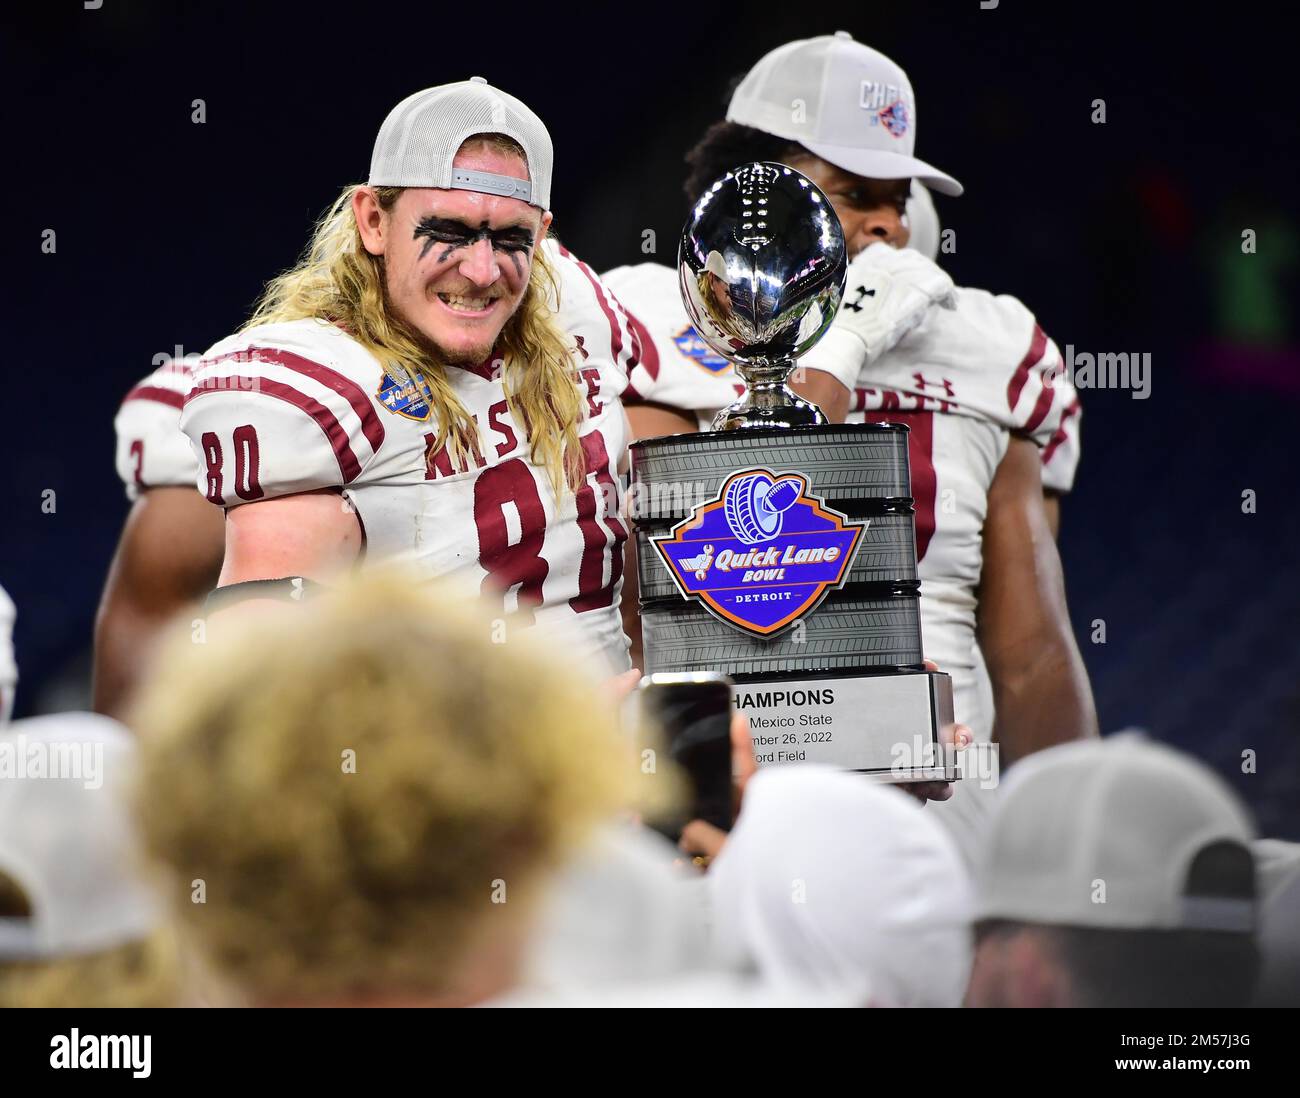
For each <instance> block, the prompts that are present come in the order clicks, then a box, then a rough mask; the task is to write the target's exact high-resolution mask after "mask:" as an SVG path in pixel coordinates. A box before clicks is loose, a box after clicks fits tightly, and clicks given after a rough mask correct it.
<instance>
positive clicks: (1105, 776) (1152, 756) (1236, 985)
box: [968, 735, 1259, 1007]
mask: <svg viewBox="0 0 1300 1098" xmlns="http://www.w3.org/2000/svg"><path fill="white" fill-rule="evenodd" d="M1253 832H1254V828H1253V825H1252V824H1251V821H1250V819H1249V817H1248V815H1247V813H1246V810H1245V808H1244V807H1243V806H1242V805H1241V803H1240V802H1239V801H1238V800H1237V798H1236V796H1234V795H1233V793H1232V792H1231V790H1229V789H1228V787H1227V786H1226V785H1224V784H1223V782H1222V781H1220V779H1219V778H1218V777H1217V776H1216V775H1215V774H1213V773H1212V772H1211V771H1210V770H1208V769H1207V768H1206V767H1205V766H1203V765H1201V764H1200V763H1199V762H1197V761H1196V760H1194V759H1192V758H1190V757H1188V756H1186V755H1183V754H1181V753H1179V752H1177V751H1174V750H1173V749H1171V748H1168V747H1164V746H1161V745H1158V744H1155V743H1151V742H1148V741H1145V740H1143V739H1141V738H1139V737H1136V736H1129V735H1122V736H1115V737H1112V738H1110V739H1107V740H1102V741H1097V742H1092V743H1080V744H1066V745H1062V746H1060V747H1054V748H1051V749H1050V750H1047V751H1044V752H1041V753H1039V754H1038V755H1036V756H1034V758H1032V759H1027V760H1025V761H1024V762H1022V763H1020V764H1018V765H1017V767H1016V769H1015V770H1014V771H1013V772H1012V773H1011V775H1010V778H1009V780H1008V781H1006V782H1005V783H1004V784H1003V791H1002V798H1001V800H1000V801H999V804H998V807H997V809H996V811H995V812H994V815H993V819H992V822H991V826H990V829H989V836H988V837H989V845H988V851H987V858H986V861H985V864H984V865H983V867H982V870H981V872H980V874H979V877H978V880H977V888H978V893H979V898H978V901H977V910H976V918H977V922H976V955H975V966H974V971H973V973H972V976H971V987H970V993H969V996H968V1005H970V1006H1001V1007H1006V1006H1019V1007H1053V1006H1056V1007H1084V1006H1094V1007H1235V1006H1246V1005H1248V1004H1249V1003H1250V1001H1251V997H1252V995H1253V994H1254V989H1255V983H1256V978H1257V970H1258V963H1259V958H1258V951H1257V946H1256V925H1257V920H1258V915H1257V905H1256V884H1255V859H1254V856H1253V854H1252V851H1251V846H1250V844H1251V841H1252V840H1253V838H1254V834H1253Z"/></svg>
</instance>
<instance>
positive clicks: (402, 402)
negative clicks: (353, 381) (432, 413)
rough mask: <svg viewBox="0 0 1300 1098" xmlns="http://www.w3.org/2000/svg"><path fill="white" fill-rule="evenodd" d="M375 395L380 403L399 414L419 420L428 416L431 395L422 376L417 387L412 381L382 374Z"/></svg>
mask: <svg viewBox="0 0 1300 1098" xmlns="http://www.w3.org/2000/svg"><path fill="white" fill-rule="evenodd" d="M375 396H376V397H377V398H378V399H379V403H380V404H382V405H383V406H384V407H385V408H387V409H388V410H389V411H390V412H396V413H397V414H398V415H399V416H405V417H406V418H407V419H419V420H424V419H428V418H429V405H430V403H431V402H432V400H433V395H432V394H431V393H430V392H429V384H428V382H426V381H425V380H424V379H423V378H421V379H420V382H419V388H416V383H415V382H414V381H411V380H409V379H408V380H405V381H398V380H397V379H396V378H395V377H390V376H389V375H388V374H384V380H383V381H381V382H380V383H379V392H377V393H376V394H375Z"/></svg>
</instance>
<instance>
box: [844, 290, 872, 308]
mask: <svg viewBox="0 0 1300 1098" xmlns="http://www.w3.org/2000/svg"><path fill="white" fill-rule="evenodd" d="M853 292H854V293H855V294H857V295H858V296H857V297H856V298H854V299H853V300H852V301H850V302H848V303H847V304H846V305H845V306H844V307H845V308H846V309H852V310H853V311H854V312H855V313H860V312H862V299H863V298H864V297H875V296H876V291H875V290H868V289H867V288H866V287H865V286H858V287H855V289H854V291H853Z"/></svg>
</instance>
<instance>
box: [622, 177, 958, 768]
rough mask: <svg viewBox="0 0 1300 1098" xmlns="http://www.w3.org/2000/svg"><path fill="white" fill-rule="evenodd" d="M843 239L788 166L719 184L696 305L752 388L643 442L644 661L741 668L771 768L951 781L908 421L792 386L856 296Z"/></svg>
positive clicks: (704, 240) (696, 258) (694, 283)
mask: <svg viewBox="0 0 1300 1098" xmlns="http://www.w3.org/2000/svg"><path fill="white" fill-rule="evenodd" d="M845 269H846V261H845V248H844V237H843V232H842V230H841V228H840V224H839V221H838V219H837V218H836V217H835V213H834V211H833V210H832V209H831V206H830V203H829V201H828V200H827V199H826V197H825V195H823V194H822V193H821V192H820V191H819V190H818V189H817V187H816V186H814V185H813V184H812V183H811V182H810V181H809V180H808V179H806V178H804V177H803V176H802V175H800V174H799V173H798V172H796V171H794V170H793V169H792V168H788V167H786V166H784V165H781V164H749V165H746V166H744V167H742V168H738V169H737V170H735V171H733V172H729V173H728V174H727V175H725V176H724V177H723V178H722V179H720V180H718V181H717V182H716V183H714V184H713V185H712V186H711V187H710V188H709V190H708V191H707V192H706V193H705V194H704V196H703V197H702V198H701V199H700V201H699V202H698V203H696V205H695V207H694V209H693V210H692V213H691V217H690V219H689V220H688V221H687V224H686V227H685V228H684V230H683V232H682V240H681V245H680V249H679V277H680V283H681V290H682V299H683V301H684V302H685V305H686V309H687V312H688V313H689V314H690V317H691V320H692V322H693V323H694V325H695V328H696V330H697V332H698V333H699V336H700V338H701V339H702V340H703V341H704V342H705V343H706V344H707V345H708V346H709V347H710V348H712V349H713V350H714V351H716V352H717V353H718V354H720V355H723V356H725V357H726V358H728V359H730V360H731V361H732V362H733V363H734V364H735V367H736V370H737V372H738V373H739V374H740V376H741V377H742V378H744V380H745V382H746V386H747V392H746V395H745V396H744V397H743V398H742V399H741V400H739V401H737V402H736V403H735V404H733V405H731V406H730V407H729V408H726V409H723V411H722V412H720V413H719V414H718V416H717V417H716V418H715V420H714V423H713V427H714V429H713V431H711V432H706V433H703V434H693V435H673V436H670V437H666V438H657V439H643V440H641V441H640V442H637V443H634V444H633V446H632V482H631V485H630V492H629V505H630V513H631V515H632V518H633V519H634V520H635V521H636V525H637V532H636V538H637V550H638V552H637V562H638V565H637V567H638V578H639V580H640V599H641V623H642V636H643V640H644V645H645V653H646V671H647V673H650V674H655V673H660V672H690V671H701V670H704V671H717V672H721V673H723V674H726V675H729V676H731V677H732V678H733V679H734V680H735V682H736V684H737V686H736V701H737V705H738V706H739V707H740V708H742V709H743V710H744V711H745V712H746V713H747V714H748V716H749V718H750V723H751V728H752V730H753V735H754V747H755V753H756V756H757V758H758V762H759V764H760V765H779V764H786V763H795V764H797V763H801V762H815V763H824V764H829V765H833V766H837V767H841V768H843V769H847V770H855V771H860V772H863V773H866V774H870V775H873V776H875V777H877V778H879V779H880V780H885V781H931V780H954V779H956V778H959V777H960V772H959V770H958V769H957V767H956V764H955V759H954V755H953V750H952V738H953V712H952V685H951V680H950V679H949V677H948V676H947V675H944V674H941V673H936V672H930V671H926V670H925V668H924V664H923V657H922V650H921V625H920V614H919V607H918V599H919V594H920V585H919V582H918V580H917V571H916V548H915V532H914V518H913V506H912V498H911V478H910V472H909V466H908V460H907V434H908V432H907V428H906V427H904V426H902V425H899V424H852V425H847V424H839V425H834V424H829V423H827V421H826V418H825V416H824V415H823V414H822V412H821V411H820V409H818V408H817V407H816V406H815V405H812V404H810V403H808V402H807V401H804V400H801V399H800V398H799V397H797V396H796V395H795V394H794V393H792V392H791V391H790V389H789V388H788V387H787V385H786V380H787V378H788V377H789V375H790V373H791V372H792V371H793V370H794V367H795V362H796V359H797V357H798V356H799V355H801V354H803V353H805V352H806V351H807V350H809V349H810V348H811V347H812V346H813V345H814V344H815V343H816V342H817V340H818V339H820V338H821V336H822V335H823V334H824V333H825V331H826V329H827V328H828V327H829V325H830V323H831V321H832V320H833V319H834V316H835V311H836V309H837V308H838V306H839V301H840V297H841V295H842V294H843V290H844V280H845Z"/></svg>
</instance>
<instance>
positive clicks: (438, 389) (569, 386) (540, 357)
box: [243, 135, 585, 497]
mask: <svg viewBox="0 0 1300 1098" xmlns="http://www.w3.org/2000/svg"><path fill="white" fill-rule="evenodd" d="M476 141H478V142H481V143H486V144H489V145H493V146H498V145H499V146H501V147H503V148H508V149H511V150H513V151H516V152H518V153H520V154H521V155H522V150H521V149H519V147H518V146H517V145H515V144H514V143H513V142H512V141H510V140H509V138H504V137H498V136H496V135H480V136H477V137H473V138H470V139H469V141H468V142H466V144H471V143H473V142H476ZM462 148H464V146H462ZM361 186H362V184H359V183H355V184H352V185H351V186H349V187H346V188H345V189H344V191H343V193H342V194H340V195H339V196H338V198H337V199H335V200H334V202H333V204H332V205H331V206H330V207H329V209H328V210H326V211H325V213H324V214H323V215H322V216H321V218H320V220H319V221H318V222H317V223H316V227H315V230H314V231H313V233H312V238H311V242H310V243H309V244H308V245H307V248H306V250H305V251H304V252H303V254H302V257H301V259H299V261H298V263H297V265H296V266H294V267H293V268H292V269H290V270H288V271H285V272H284V273H283V274H281V275H278V276H277V277H276V278H274V279H272V280H271V281H270V282H268V283H267V285H266V289H265V290H264V291H263V293H262V296H261V298H260V299H259V300H258V302H257V305H256V306H255V307H254V309H253V314H252V316H251V317H249V319H248V322H247V323H246V324H245V325H244V329H243V330H245V331H246V330H247V329H249V328H252V327H255V326H257V325H259V324H273V323H277V322H281V321H288V320H303V319H306V318H309V317H316V318H319V319H322V320H327V321H329V322H330V323H332V324H338V325H340V326H341V327H342V328H344V329H345V330H346V331H347V332H348V334H350V335H351V336H352V337H353V338H354V339H355V340H357V341H358V342H359V343H361V344H362V345H363V346H365V347H366V349H367V350H369V351H370V352H371V353H372V354H373V355H374V356H375V357H376V358H378V359H379V361H380V362H381V363H383V364H384V366H385V368H386V369H389V370H390V371H391V370H392V369H393V368H394V367H395V368H396V370H397V372H398V373H399V375H400V374H401V373H404V374H405V375H406V378H403V377H401V376H399V377H398V378H397V380H398V382H399V383H400V382H402V381H403V380H408V379H409V380H411V381H416V382H419V381H423V382H424V383H425V384H426V385H427V386H428V388H429V393H430V396H431V398H432V399H431V401H430V406H431V408H432V410H433V413H434V415H435V416H436V417H437V421H438V433H437V436H436V440H435V442H434V450H435V451H437V450H439V449H441V448H442V447H444V446H445V447H447V449H448V452H449V453H450V455H451V456H452V457H453V459H454V460H455V461H456V462H457V464H458V465H462V466H463V465H465V464H466V463H468V462H470V461H471V460H472V459H473V457H474V456H476V455H478V454H480V453H481V449H480V443H479V431H478V427H477V425H476V424H475V422H474V420H473V419H472V418H471V417H470V414H469V412H468V411H467V410H466V408H465V405H464V404H462V403H461V401H460V399H459V398H458V397H457V396H456V393H455V390H454V389H453V388H452V385H451V381H450V379H449V376H448V369H449V368H451V367H448V365H447V364H446V363H443V362H440V361H438V358H437V356H436V353H435V352H434V351H433V350H432V348H430V346H429V344H428V342H427V340H424V339H423V338H422V337H420V336H419V335H418V334H417V333H416V332H415V331H414V330H413V329H412V328H411V327H410V325H408V324H406V323H405V322H404V321H403V320H402V319H401V318H400V317H398V316H397V315H396V314H395V313H394V312H393V311H392V310H391V308H390V307H389V303H388V295H387V292H386V286H385V280H384V265H383V258H382V257H379V256H373V255H371V254H370V253H369V252H368V251H366V249H365V247H364V245H363V244H362V242H361V233H360V230H359V229H358V227H357V221H356V216H355V215H354V214H353V212H352V197H353V195H355V194H356V192H357V191H358V190H359V189H360V188H361ZM376 191H377V192H378V199H379V205H380V207H381V208H382V209H384V210H386V211H387V210H391V209H392V208H393V205H394V203H396V201H397V198H398V196H399V195H400V194H401V193H402V188H401V187H378V188H376ZM559 301H560V285H559V279H558V277H557V275H556V273H555V271H554V270H553V268H552V267H551V264H550V261H549V260H548V259H547V257H546V253H545V252H544V251H543V250H542V249H541V248H540V247H539V248H537V249H536V251H534V253H533V265H532V271H531V272H530V274H529V278H528V288H527V290H525V292H524V297H523V300H522V301H521V302H520V304H519V308H518V309H517V310H516V311H515V314H514V316H512V317H511V318H510V319H509V320H508V321H507V322H506V325H505V327H504V328H503V329H502V332H501V335H500V337H499V338H498V340H497V345H496V348H495V349H494V354H496V355H500V356H501V357H503V358H504V360H505V368H504V373H503V378H502V383H503V385H504V387H505V393H506V402H507V404H508V406H509V408H510V412H511V415H513V416H514V418H515V422H516V423H518V424H520V426H521V427H522V428H523V431H524V433H525V435H526V436H527V438H528V443H529V456H530V458H531V460H532V462H533V463H534V464H535V465H538V466H540V467H542V468H544V469H545V470H546V472H547V475H548V477H549V478H550V481H551V486H552V488H553V489H554V490H555V494H556V496H557V497H560V496H561V495H562V493H563V489H564V488H565V487H567V488H568V489H569V491H571V492H576V491H577V490H578V488H579V487H580V486H581V485H582V481H583V478H584V475H585V470H584V465H583V460H582V449H581V446H580V444H579V442H578V425H579V423H580V422H581V420H582V416H583V414H584V409H585V405H584V403H583V400H582V396H581V394H580V392H579V390H578V385H577V377H576V372H575V368H574V351H575V348H574V345H573V342H572V340H571V339H570V338H569V336H568V335H567V334H565V333H564V332H563V331H562V330H561V329H560V327H559V326H558V325H557V324H556V323H555V320H554V317H555V312H554V309H553V307H552V306H553V305H554V308H556V309H557V308H558V307H559Z"/></svg>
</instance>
